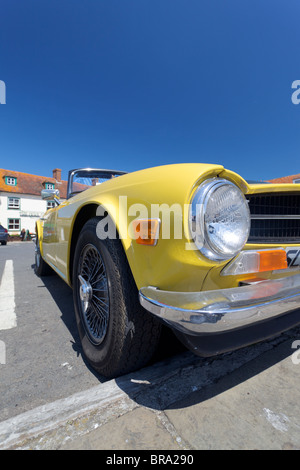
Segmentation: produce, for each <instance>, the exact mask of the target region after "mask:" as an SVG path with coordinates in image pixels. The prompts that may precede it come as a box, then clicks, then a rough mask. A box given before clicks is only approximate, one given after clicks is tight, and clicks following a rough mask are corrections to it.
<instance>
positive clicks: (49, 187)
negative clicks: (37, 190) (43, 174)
mask: <svg viewBox="0 0 300 470" xmlns="http://www.w3.org/2000/svg"><path fill="white" fill-rule="evenodd" d="M45 189H54V184H53V183H45Z"/></svg>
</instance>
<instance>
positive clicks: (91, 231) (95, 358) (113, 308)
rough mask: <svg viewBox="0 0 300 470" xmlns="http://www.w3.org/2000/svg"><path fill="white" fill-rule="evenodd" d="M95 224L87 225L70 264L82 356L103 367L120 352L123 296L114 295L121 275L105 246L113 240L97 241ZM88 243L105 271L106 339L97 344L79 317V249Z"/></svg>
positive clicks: (123, 327) (123, 326)
mask: <svg viewBox="0 0 300 470" xmlns="http://www.w3.org/2000/svg"><path fill="white" fill-rule="evenodd" d="M95 225H96V224H95V222H94V223H88V224H86V226H85V227H84V229H83V230H82V232H81V234H80V235H79V238H78V242H77V245H76V249H75V256H74V263H73V299H74V309H75V316H76V322H77V327H78V332H79V336H80V340H81V344H82V349H83V352H84V355H85V356H86V357H87V359H88V361H89V362H90V363H91V365H92V366H94V367H95V368H99V367H101V368H103V367H105V366H106V365H108V364H109V363H110V362H112V361H113V360H114V357H113V356H118V355H120V354H121V351H120V349H121V344H118V343H119V338H120V336H122V333H123V332H124V329H125V323H126V322H125V321H124V317H123V318H122V315H120V309H121V311H122V305H121V304H122V296H121V295H119V297H117V293H118V292H120V290H119V289H120V282H119V279H120V277H119V276H118V272H117V270H116V266H115V262H114V260H113V259H112V255H111V251H109V249H108V245H109V244H110V245H111V244H112V243H113V242H114V241H113V240H100V239H99V238H98V237H97V235H96V230H95V228H96V227H95ZM88 244H90V245H94V246H95V248H96V249H97V250H98V251H99V253H100V256H101V258H102V261H103V264H104V267H105V270H106V276H107V283H108V295H109V318H108V326H107V331H106V335H105V338H104V339H103V341H102V342H101V343H100V344H99V345H95V344H93V343H92V342H91V341H90V339H89V336H88V333H87V332H86V329H85V326H84V320H83V319H82V314H81V307H80V298H79V280H78V265H79V261H80V256H81V253H82V250H83V249H84V247H85V246H86V245H88ZM113 293H114V295H113ZM123 311H124V306H123ZM116 312H118V315H116ZM122 330H123V331H122Z"/></svg>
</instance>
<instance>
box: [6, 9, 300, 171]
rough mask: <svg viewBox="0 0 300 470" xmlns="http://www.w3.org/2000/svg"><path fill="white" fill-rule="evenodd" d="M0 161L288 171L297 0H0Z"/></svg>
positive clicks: (297, 69)
mask: <svg viewBox="0 0 300 470" xmlns="http://www.w3.org/2000/svg"><path fill="white" fill-rule="evenodd" d="M0 8H1V17H0V24H1V26H0V80H3V81H4V82H5V84H6V104H5V105H0V167H2V168H6V169H10V170H17V171H24V172H28V173H33V174H38V175H43V176H50V175H51V174H52V169H53V168H55V167H60V168H62V176H63V178H64V179H66V178H67V172H68V170H69V169H71V168H77V167H83V166H90V167H100V168H113V169H120V170H125V171H134V170H138V169H141V168H147V167H151V166H156V165H163V164H169V163H181V162H204V163H218V164H222V165H224V166H225V167H226V168H229V169H231V170H233V171H236V172H237V173H239V174H241V175H242V176H243V177H244V178H246V179H254V178H255V179H269V178H275V177H280V176H285V175H290V174H295V173H300V161H299V155H300V105H295V104H293V103H292V101H291V96H292V93H293V90H292V88H291V86H292V82H293V81H295V80H300V52H299V44H300V20H299V18H300V15H299V13H300V5H299V1H298V0H290V1H289V2H286V1H279V0H264V1H261V0H227V1H225V0H85V1H84V2H83V1H82V0H59V1H58V0H51V1H50V0H43V1H40V0H26V2H25V1H24V0H0Z"/></svg>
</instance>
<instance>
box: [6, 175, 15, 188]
mask: <svg viewBox="0 0 300 470" xmlns="http://www.w3.org/2000/svg"><path fill="white" fill-rule="evenodd" d="M5 183H6V184H8V185H9V186H17V178H14V177H13V176H5Z"/></svg>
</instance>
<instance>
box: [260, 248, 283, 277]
mask: <svg viewBox="0 0 300 470" xmlns="http://www.w3.org/2000/svg"><path fill="white" fill-rule="evenodd" d="M258 253H259V261H260V263H259V272H262V271H273V270H276V269H286V268H287V267H288V264H287V257H286V252H285V251H284V250H268V251H258Z"/></svg>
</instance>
